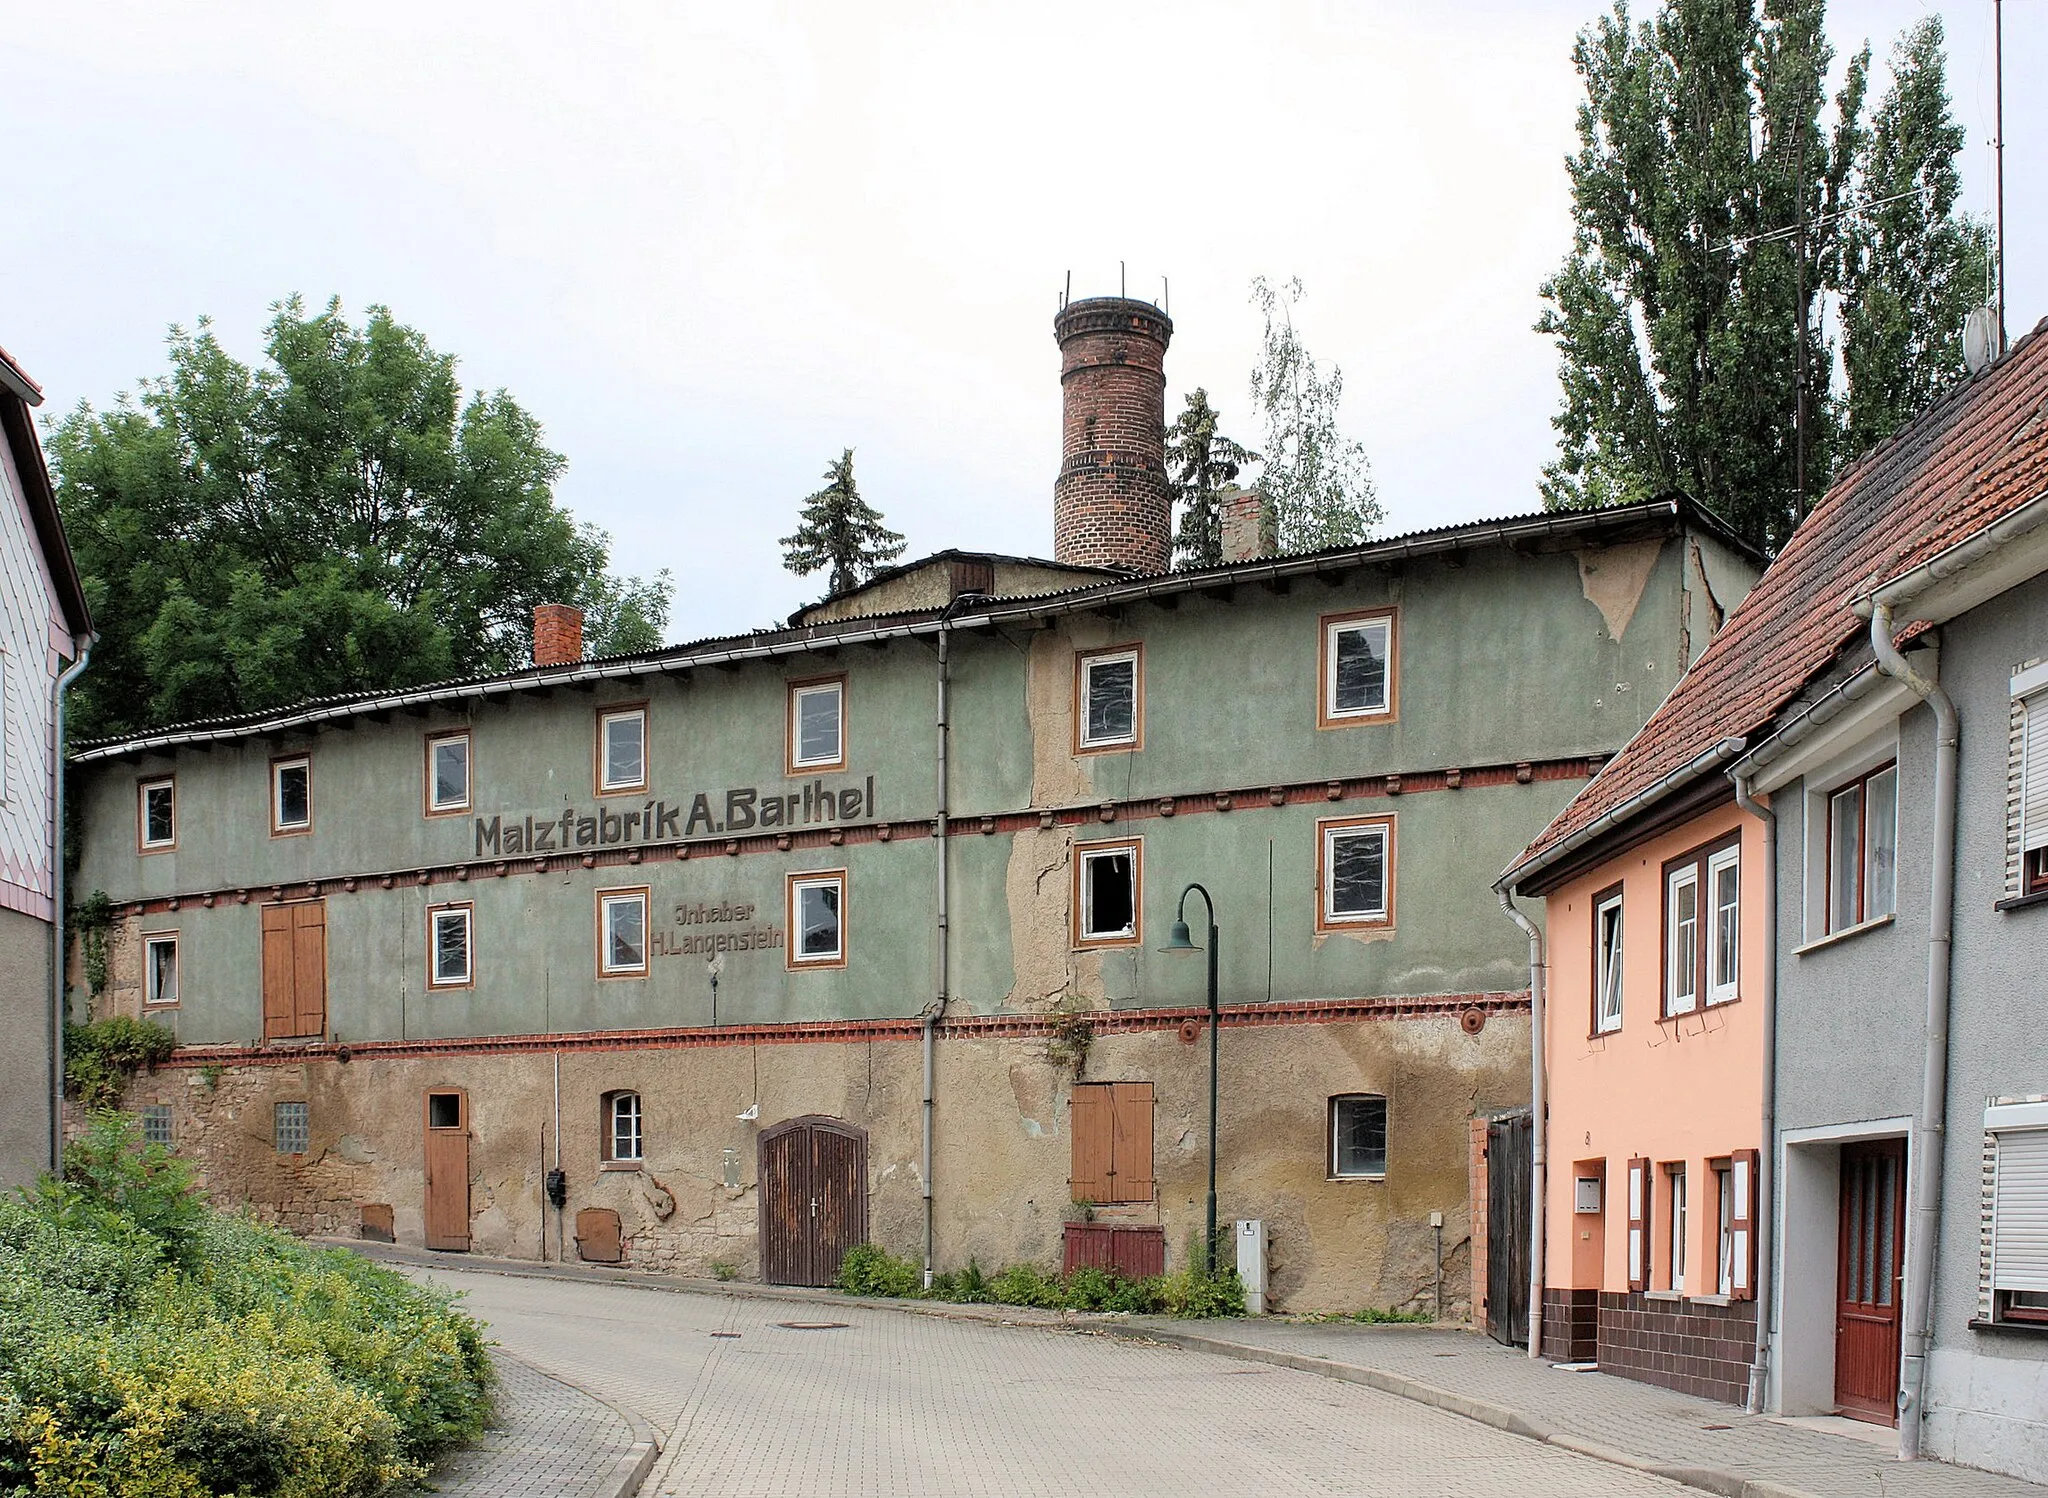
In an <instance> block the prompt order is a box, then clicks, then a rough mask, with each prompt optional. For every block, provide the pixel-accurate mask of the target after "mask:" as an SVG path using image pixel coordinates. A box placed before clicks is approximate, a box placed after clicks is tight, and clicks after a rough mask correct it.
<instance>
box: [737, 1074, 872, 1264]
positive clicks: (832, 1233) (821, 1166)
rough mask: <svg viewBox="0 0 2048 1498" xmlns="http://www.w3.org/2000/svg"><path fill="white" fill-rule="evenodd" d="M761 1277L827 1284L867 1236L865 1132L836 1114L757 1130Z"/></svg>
mask: <svg viewBox="0 0 2048 1498" xmlns="http://www.w3.org/2000/svg"><path fill="white" fill-rule="evenodd" d="M760 1183H761V1187H760V1205H761V1212H760V1216H761V1278H762V1279H764V1280H766V1281H767V1282H768V1283H769V1284H771V1285H829V1284H832V1283H833V1282H834V1281H835V1280H837V1279H838V1278H839V1261H840V1260H841V1259H843V1258H845V1257H846V1251H847V1250H848V1249H849V1248H852V1247H853V1246H854V1245H855V1244H857V1243H862V1242H865V1241H866V1239H867V1236H868V1136H867V1131H866V1130H864V1129H858V1128H855V1127H854V1126H853V1125H852V1124H849V1123H845V1122H843V1121H841V1120H840V1119H836V1118H824V1117H820V1116H817V1115H811V1116H807V1117H804V1118H792V1119H788V1120H786V1121H784V1122H782V1123H779V1124H776V1125H775V1126H774V1127H772V1128H767V1129H763V1130H762V1131H761V1143H760Z"/></svg>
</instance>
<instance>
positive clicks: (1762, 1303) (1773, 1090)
mask: <svg viewBox="0 0 2048 1498" xmlns="http://www.w3.org/2000/svg"><path fill="white" fill-rule="evenodd" d="M1729 779H1731V780H1733V781H1734V782H1735V804H1736V805H1737V806H1739V807H1741V808H1742V809H1743V810H1744V811H1746V812H1748V813H1749V814H1750V815H1751V816H1753V817H1755V818H1756V819H1757V820H1758V821H1759V822H1761V823H1763V824H1764V860H1763V862H1764V878H1763V888H1764V950H1763V989H1762V992H1761V993H1760V994H1759V996H1758V997H1759V999H1760V1001H1761V1003H1762V1006H1763V1028H1764V1074H1763V1102H1764V1106H1763V1135H1762V1139H1763V1148H1762V1149H1760V1150H1758V1151H1757V1152H1756V1199H1757V1211H1756V1214H1755V1217H1756V1220H1755V1221H1754V1222H1752V1223H1751V1224H1750V1227H1749V1230H1750V1232H1751V1233H1753V1234H1754V1235H1755V1237H1756V1243H1755V1250H1756V1268H1755V1269H1754V1270H1752V1271H1751V1279H1752V1281H1753V1283H1752V1284H1751V1285H1750V1287H1749V1289H1750V1295H1751V1296H1752V1297H1753V1298H1754V1299H1755V1301H1756V1356H1755V1357H1754V1358H1753V1359H1752V1360H1751V1362H1750V1365H1749V1401H1748V1404H1747V1406H1746V1408H1747V1409H1748V1410H1749V1413H1750V1414H1752V1415H1761V1414H1762V1413H1763V1411H1764V1401H1765V1399H1766V1398H1767V1397H1768V1395H1769V1387H1770V1368H1771V1296H1772V1293H1773V1289H1774V1287H1775V1286H1776V1284H1777V1281H1776V1279H1775V1278H1774V1277H1773V1276H1772V1274H1771V1244H1772V1239H1771V1223H1772V1221H1773V1219H1774V1218H1775V1216H1776V1213H1775V1212H1774V1210H1773V1208H1772V1203H1773V1202H1774V1201H1775V1200H1776V1197H1775V1196H1774V1195H1773V1192H1774V1191H1775V1190H1776V1186H1775V1184H1774V1182H1775V1181H1776V1179H1777V1174H1778V1173H1777V1170H1776V1168H1775V1166H1774V1163H1773V1162H1774V1161H1775V1160H1776V1158H1777V1153H1778V814H1777V813H1776V812H1774V811H1772V810H1771V808H1770V807H1768V806H1765V805H1764V804H1763V803H1762V802H1761V801H1759V800H1757V799H1756V797H1755V796H1754V795H1752V794H1751V793H1750V787H1749V776H1748V775H1746V774H1739V773H1737V772H1736V771H1733V770H1731V771H1729Z"/></svg>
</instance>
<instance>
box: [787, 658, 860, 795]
mask: <svg viewBox="0 0 2048 1498" xmlns="http://www.w3.org/2000/svg"><path fill="white" fill-rule="evenodd" d="M787 737H788V748H789V769H790V773H791V774H795V773H796V772H797V771H798V770H843V769H845V768H846V678H845V677H843V676H834V677H832V678H830V679H829V680H822V681H797V682H791V683H790V687H789V722H788V724H787Z"/></svg>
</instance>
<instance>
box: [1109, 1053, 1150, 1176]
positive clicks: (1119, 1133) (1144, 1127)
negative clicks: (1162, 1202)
mask: <svg viewBox="0 0 2048 1498" xmlns="http://www.w3.org/2000/svg"><path fill="white" fill-rule="evenodd" d="M1109 1158H1110V1163H1111V1165H1112V1166H1114V1167H1115V1170H1116V1181H1115V1185H1116V1195H1115V1196H1113V1197H1110V1198H1109V1200H1111V1201H1118V1202H1149V1201H1151V1200H1152V1084H1151V1083H1150V1082H1114V1083H1111V1084H1110V1091H1109Z"/></svg>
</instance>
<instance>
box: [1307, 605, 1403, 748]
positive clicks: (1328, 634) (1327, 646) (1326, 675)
mask: <svg viewBox="0 0 2048 1498" xmlns="http://www.w3.org/2000/svg"><path fill="white" fill-rule="evenodd" d="M1346 634H1373V635H1377V636H1378V638H1379V652H1380V666H1381V671H1380V700H1379V702H1378V704H1377V705H1374V706H1367V707H1340V706H1339V705H1338V703H1337V659H1338V637H1339V636H1340V635H1346ZM1322 676H1323V683H1322V686H1323V704H1322V706H1323V720H1324V721H1325V722H1327V723H1347V722H1352V721H1355V720H1357V719H1360V718H1386V717H1391V716H1392V715H1393V711H1394V616H1393V614H1392V613H1391V612H1388V613H1381V614H1372V615H1368V616H1365V617H1359V616H1356V615H1354V616H1352V617H1350V618H1336V619H1326V620H1324V621H1323V670H1322Z"/></svg>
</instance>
